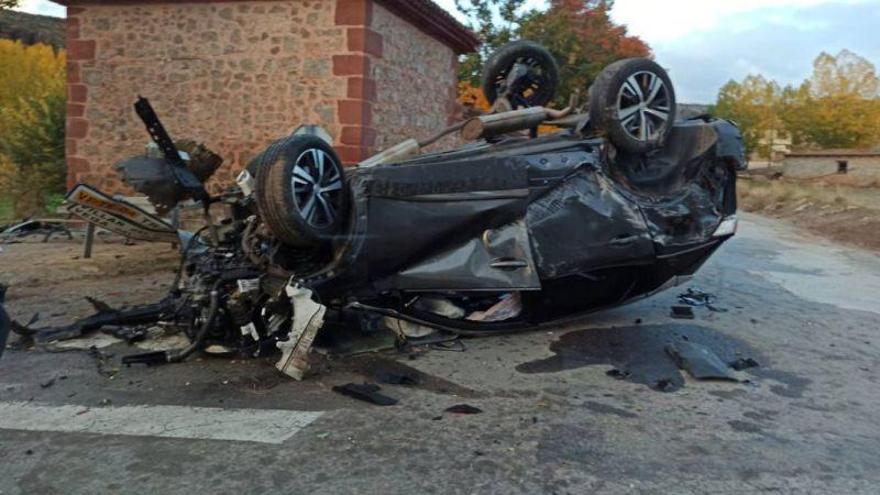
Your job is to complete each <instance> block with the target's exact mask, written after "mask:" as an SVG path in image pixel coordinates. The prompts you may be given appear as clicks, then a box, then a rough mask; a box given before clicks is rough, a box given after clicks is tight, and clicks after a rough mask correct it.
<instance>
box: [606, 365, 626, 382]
mask: <svg viewBox="0 0 880 495" xmlns="http://www.w3.org/2000/svg"><path fill="white" fill-rule="evenodd" d="M605 374H606V375H608V376H610V377H612V378H617V379H618V380H624V379H626V378H627V377H629V371H624V370H619V369H617V368H611V369H610V370H608V371H606V372H605Z"/></svg>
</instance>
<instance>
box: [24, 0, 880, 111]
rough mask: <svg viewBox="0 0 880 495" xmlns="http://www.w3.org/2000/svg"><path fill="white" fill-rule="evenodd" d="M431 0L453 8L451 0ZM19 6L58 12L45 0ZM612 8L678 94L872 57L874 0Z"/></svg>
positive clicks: (620, 1)
mask: <svg viewBox="0 0 880 495" xmlns="http://www.w3.org/2000/svg"><path fill="white" fill-rule="evenodd" d="M435 1H436V2H437V3H439V4H440V5H442V6H443V7H445V8H446V9H447V10H450V11H454V10H455V9H454V7H453V5H454V1H453V0H435ZM530 4H531V5H532V6H537V7H540V6H542V5H544V4H545V2H544V1H543V0H530ZM22 7H23V8H22V10H25V11H27V12H34V13H40V14H45V15H55V16H63V15H64V8H63V7H60V6H58V5H56V4H54V3H52V2H49V1H48V0H24V2H23V6H22ZM612 15H613V16H614V18H615V20H617V21H618V22H620V23H623V24H626V25H627V26H628V27H629V29H630V32H631V33H633V34H636V35H639V36H641V37H642V39H644V40H645V41H647V42H648V44H650V45H651V47H652V48H653V49H654V53H655V55H656V59H657V61H658V62H660V64H661V65H663V66H664V67H666V68H668V69H669V71H670V74H671V76H672V78H673V80H674V82H675V85H676V89H677V91H678V97H679V101H682V102H692V103H710V102H712V101H714V100H715V96H716V94H717V92H718V88H720V87H721V85H723V84H724V83H725V82H727V81H728V80H729V79H731V78H733V79H737V80H739V79H742V78H743V77H745V76H746V75H747V74H749V73H761V74H764V75H765V76H767V77H770V78H772V79H775V80H776V81H778V82H779V83H781V84H787V83H797V82H800V81H801V80H803V79H804V78H806V77H807V76H808V75H809V73H810V71H811V69H812V67H811V63H812V60H813V59H814V58H815V57H816V55H818V54H819V52H821V51H823V50H825V51H828V52H831V53H837V52H838V51H840V50H841V49H843V48H849V49H850V50H852V51H854V52H856V53H858V54H859V55H862V56H863V57H866V58H867V59H868V60H870V61H871V62H872V63H874V64H875V65H880V0H616V1H615V2H614V10H613V11H612Z"/></svg>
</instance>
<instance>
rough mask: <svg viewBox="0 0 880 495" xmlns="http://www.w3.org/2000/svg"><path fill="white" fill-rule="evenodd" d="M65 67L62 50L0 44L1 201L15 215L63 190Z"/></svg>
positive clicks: (37, 209) (32, 210)
mask: <svg viewBox="0 0 880 495" xmlns="http://www.w3.org/2000/svg"><path fill="white" fill-rule="evenodd" d="M65 67H66V56H65V52H64V51H63V50H62V51H56V50H55V49H54V48H52V47H51V46H49V45H44V44H37V45H32V46H27V45H24V44H22V43H21V42H19V41H11V40H0V74H3V76H2V77H0V198H2V199H4V200H5V199H8V200H10V201H11V203H12V207H13V210H14V213H15V215H16V216H19V217H24V216H30V215H36V214H41V213H44V211H45V209H46V205H47V202H48V200H49V196H50V195H52V194H57V193H61V192H63V191H64V187H65V175H66V168H65V164H64V121H65V109H66V105H67V84H66V72H65Z"/></svg>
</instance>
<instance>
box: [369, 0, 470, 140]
mask: <svg viewBox="0 0 880 495" xmlns="http://www.w3.org/2000/svg"><path fill="white" fill-rule="evenodd" d="M372 30H373V31H374V32H377V33H381V36H382V50H381V56H372V57H371V61H372V71H371V72H372V74H373V75H372V77H373V79H375V81H376V88H377V90H376V100H375V102H374V103H373V126H374V127H375V128H376V129H377V136H376V141H375V147H376V148H377V149H384V148H387V147H388V146H392V145H394V144H397V143H399V142H400V141H402V140H404V139H406V138H409V137H416V138H419V137H425V136H428V135H430V134H433V133H435V132H437V131H438V130H440V129H442V128H443V127H445V126H446V125H448V123H449V122H450V120H451V119H452V118H453V117H454V116H455V113H456V112H457V111H458V105H457V104H456V84H457V82H456V81H457V79H456V66H457V63H458V57H457V56H456V54H455V53H454V52H453V50H452V49H451V48H449V47H448V46H446V45H444V44H443V43H441V42H439V41H437V40H436V39H435V38H433V37H431V36H429V35H427V34H425V33H423V32H422V31H420V30H419V29H417V28H416V27H415V26H413V25H412V24H410V23H408V22H406V21H404V20H403V19H401V18H400V17H398V16H396V15H395V14H393V13H392V12H390V11H389V10H388V9H386V8H384V7H382V6H381V5H378V4H377V5H374V6H373V20H372Z"/></svg>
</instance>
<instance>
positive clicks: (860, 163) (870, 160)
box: [783, 156, 880, 179]
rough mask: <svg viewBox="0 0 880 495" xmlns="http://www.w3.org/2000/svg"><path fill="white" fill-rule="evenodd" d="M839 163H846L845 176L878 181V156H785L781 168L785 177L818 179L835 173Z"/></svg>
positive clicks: (879, 159)
mask: <svg viewBox="0 0 880 495" xmlns="http://www.w3.org/2000/svg"><path fill="white" fill-rule="evenodd" d="M839 161H845V162H847V165H846V169H847V171H846V173H847V175H852V176H855V177H873V178H876V179H880V156H787V157H785V161H784V162H783V167H784V173H785V176H786V177H793V178H809V177H819V176H822V175H829V174H835V173H837V170H838V162H839Z"/></svg>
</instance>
